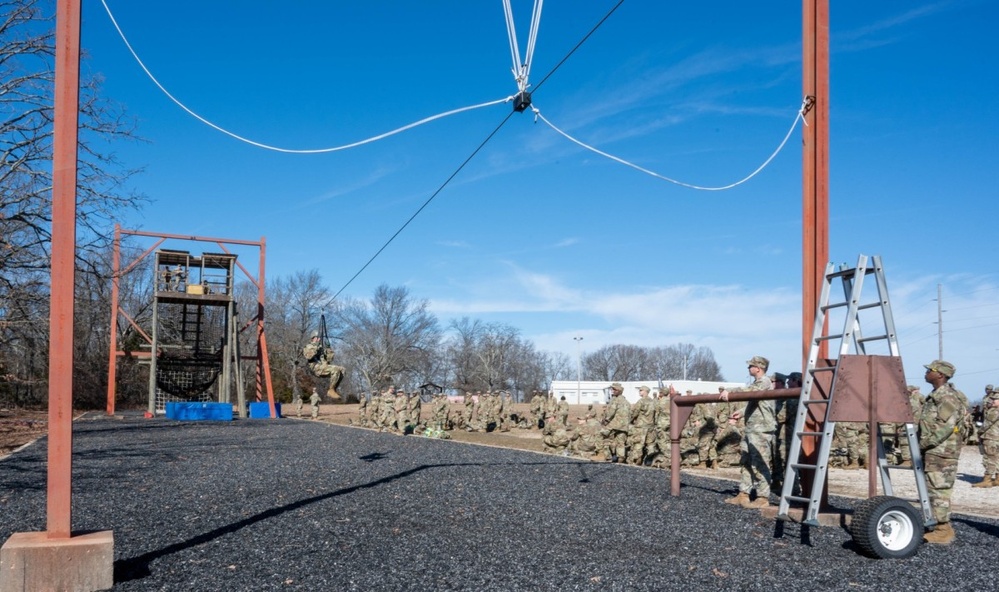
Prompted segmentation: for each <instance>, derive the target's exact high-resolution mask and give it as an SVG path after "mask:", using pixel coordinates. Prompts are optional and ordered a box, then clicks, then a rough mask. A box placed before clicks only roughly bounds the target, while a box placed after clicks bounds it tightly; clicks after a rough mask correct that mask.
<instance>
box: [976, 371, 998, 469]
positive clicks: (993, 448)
mask: <svg viewBox="0 0 999 592" xmlns="http://www.w3.org/2000/svg"><path fill="white" fill-rule="evenodd" d="M978 437H979V439H980V441H981V448H982V464H983V465H985V476H984V477H982V482H981V483H975V484H974V485H972V487H999V391H997V390H995V389H994V388H993V387H992V385H991V384H990V385H988V386H986V387H985V398H984V399H982V429H981V430H979V432H978Z"/></svg>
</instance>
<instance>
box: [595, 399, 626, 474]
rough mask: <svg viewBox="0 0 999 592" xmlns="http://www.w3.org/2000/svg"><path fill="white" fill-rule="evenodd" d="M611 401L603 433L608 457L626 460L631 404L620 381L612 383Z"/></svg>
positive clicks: (613, 460)
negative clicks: (625, 396)
mask: <svg viewBox="0 0 999 592" xmlns="http://www.w3.org/2000/svg"><path fill="white" fill-rule="evenodd" d="M610 390H611V401H610V404H608V405H607V411H606V413H605V414H604V421H603V425H604V430H603V432H602V433H601V435H602V436H603V437H604V443H605V446H606V448H607V454H606V456H607V459H608V460H610V461H611V462H618V461H620V462H625V460H626V459H627V456H626V454H625V453H626V451H627V448H626V446H627V441H628V424H629V422H630V421H631V405H630V404H629V403H628V399H625V398H624V394H623V393H624V386H622V385H621V383H620V382H615V383H614V384H612V385H610Z"/></svg>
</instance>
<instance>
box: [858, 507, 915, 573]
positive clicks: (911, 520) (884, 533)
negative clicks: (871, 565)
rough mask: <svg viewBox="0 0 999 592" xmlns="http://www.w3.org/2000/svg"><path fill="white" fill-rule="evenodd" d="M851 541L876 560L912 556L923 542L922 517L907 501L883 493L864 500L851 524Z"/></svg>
mask: <svg viewBox="0 0 999 592" xmlns="http://www.w3.org/2000/svg"><path fill="white" fill-rule="evenodd" d="M850 534H851V535H852V536H853V542H854V543H856V544H857V546H859V547H860V549H861V550H862V551H863V552H864V554H866V555H870V556H871V557H877V558H879V559H905V558H907V557H912V556H913V555H915V554H916V551H917V550H918V549H919V544H920V543H922V542H923V519H922V517H921V515H920V513H919V512H918V511H917V510H916V508H914V507H912V504H910V503H909V502H907V501H905V500H903V499H899V498H897V497H891V496H887V495H882V496H878V497H872V498H871V499H868V500H864V501H863V502H861V503H860V505H859V506H857V508H856V510H854V512H853V521H852V522H851V523H850Z"/></svg>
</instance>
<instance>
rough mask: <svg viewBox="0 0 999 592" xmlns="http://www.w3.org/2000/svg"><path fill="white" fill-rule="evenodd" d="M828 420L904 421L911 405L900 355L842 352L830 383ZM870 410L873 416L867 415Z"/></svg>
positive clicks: (869, 413) (908, 416)
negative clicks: (832, 382)
mask: <svg viewBox="0 0 999 592" xmlns="http://www.w3.org/2000/svg"><path fill="white" fill-rule="evenodd" d="M833 388H834V389H835V390H834V393H833V394H834V397H833V406H832V409H831V410H830V416H829V419H830V420H831V421H859V422H868V421H871V420H872V419H873V420H874V421H876V422H878V423H906V422H911V421H912V408H911V407H910V406H909V394H908V391H907V390H906V384H905V372H904V371H903V369H902V358H899V357H897V356H860V355H843V356H840V358H839V366H838V368H837V369H836V380H835V383H834V384H833ZM871 411H873V412H874V417H873V418H872V417H871Z"/></svg>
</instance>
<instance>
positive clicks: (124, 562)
mask: <svg viewBox="0 0 999 592" xmlns="http://www.w3.org/2000/svg"><path fill="white" fill-rule="evenodd" d="M375 455H378V456H380V457H383V456H385V455H383V454H382V453H375V454H374V455H368V456H375ZM362 458H363V457H362ZM573 464H576V465H590V463H584V462H578V463H577V462H570V463H554V464H553V463H540V462H539V463H519V462H518V463H442V464H434V465H420V466H418V467H413V468H412V469H409V470H406V471H402V472H400V473H396V474H395V475H390V476H388V477H383V478H382V479H377V480H375V481H371V482H369V483H363V484H361V485H354V486H352V487H345V488H343V489H337V490H336V491H330V492H328V493H323V494H320V495H314V496H312V497H307V498H305V499H301V500H298V501H295V502H292V503H289V504H285V505H283V506H278V507H276V508H271V509H270V510H266V511H264V512H260V513H259V514H255V515H253V516H250V517H248V518H244V519H243V520H240V521H238V522H233V523H232V524H227V525H225V526H220V527H219V528H216V529H214V530H210V531H208V532H206V533H204V534H201V535H198V536H196V537H192V538H190V539H187V540H186V541H181V542H179V543H174V544H172V545H169V546H166V547H163V548H162V549H157V550H155V551H150V552H148V553H143V554H142V555H139V556H138V557H132V558H129V559H119V560H118V561H115V562H114V581H115V582H116V583H121V582H128V581H132V580H140V579H142V578H145V577H148V576H150V575H152V572H151V571H150V569H149V565H150V564H151V563H152V562H153V561H156V560H157V559H160V558H161V557H166V556H167V555H171V554H173V553H177V552H179V551H183V550H185V549H190V548H191V547H196V546H198V545H203V544H205V543H208V542H211V541H213V540H215V539H218V538H220V537H223V536H225V535H228V534H232V533H234V532H237V531H239V530H241V529H243V528H246V527H248V526H252V525H253V524H256V523H258V522H262V521H264V520H268V519H271V518H276V517H278V516H281V515H282V514H284V513H286V512H291V511H293V510H297V509H299V508H302V507H304V506H308V505H310V504H314V503H317V502H321V501H324V500H328V499H331V498H335V497H339V496H343V495H348V494H351V493H354V492H357V491H362V490H365V489H371V488H373V487H378V486H379V485H384V484H386V483H391V482H393V481H397V480H399V479H404V478H406V477H410V476H412V475H415V474H417V473H420V472H422V471H426V470H429V469H439V468H445V467H482V466H498V465H518V466H522V465H545V466H564V465H573Z"/></svg>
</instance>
